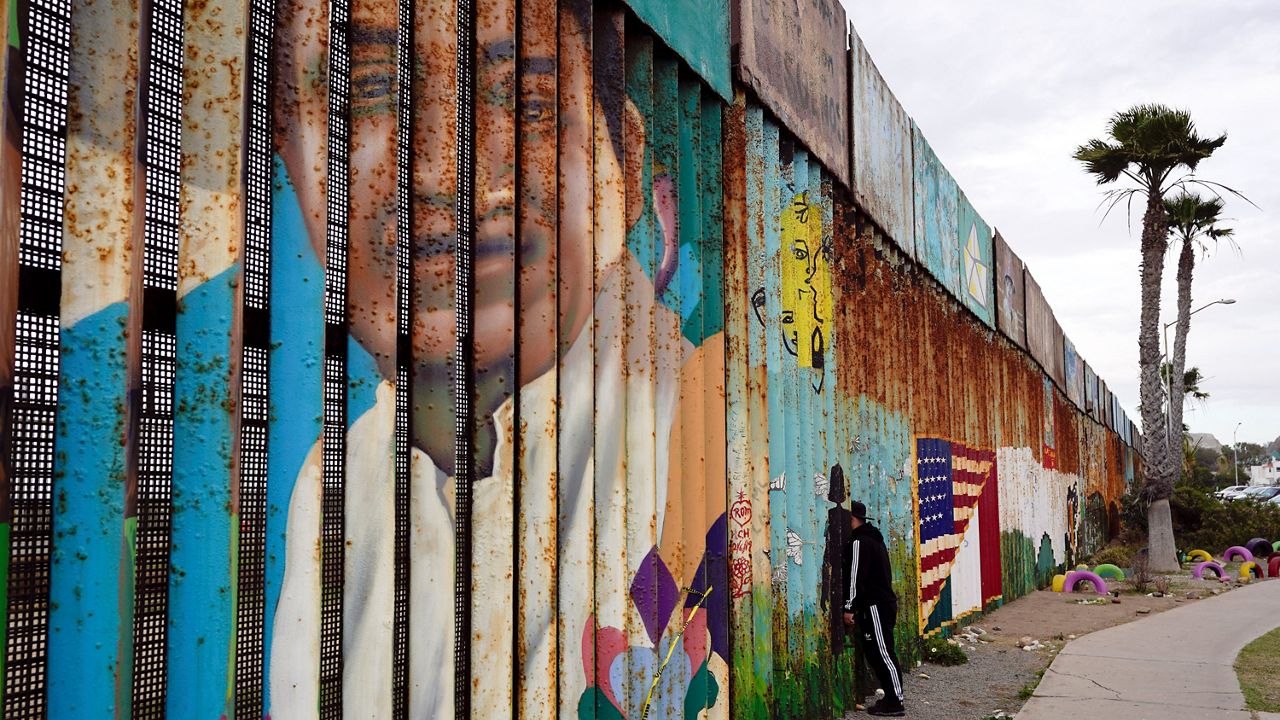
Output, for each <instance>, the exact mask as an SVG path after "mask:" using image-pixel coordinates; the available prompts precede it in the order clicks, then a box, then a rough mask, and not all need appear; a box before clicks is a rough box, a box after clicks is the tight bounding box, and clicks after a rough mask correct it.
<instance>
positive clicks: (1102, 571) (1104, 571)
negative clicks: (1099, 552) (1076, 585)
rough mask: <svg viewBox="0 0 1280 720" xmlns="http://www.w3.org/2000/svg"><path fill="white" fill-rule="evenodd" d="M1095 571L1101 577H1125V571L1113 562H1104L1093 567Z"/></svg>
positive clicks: (1114, 578)
mask: <svg viewBox="0 0 1280 720" xmlns="http://www.w3.org/2000/svg"><path fill="white" fill-rule="evenodd" d="M1093 573H1094V574H1095V575H1097V576H1098V577H1100V578H1108V579H1110V580H1123V579H1124V571H1123V570H1121V569H1120V568H1118V567H1116V566H1115V565H1112V564H1111V563H1102V564H1101V565H1099V566H1098V567H1096V568H1094V569H1093Z"/></svg>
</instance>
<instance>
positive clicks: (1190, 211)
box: [1164, 191, 1234, 448]
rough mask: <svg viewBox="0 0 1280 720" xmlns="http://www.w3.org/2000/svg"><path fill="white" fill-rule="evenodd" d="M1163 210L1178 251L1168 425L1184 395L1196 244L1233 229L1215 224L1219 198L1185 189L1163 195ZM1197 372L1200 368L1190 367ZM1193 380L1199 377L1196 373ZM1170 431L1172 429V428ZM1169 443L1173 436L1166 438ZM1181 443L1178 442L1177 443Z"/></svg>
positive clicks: (1176, 418) (1174, 421)
mask: <svg viewBox="0 0 1280 720" xmlns="http://www.w3.org/2000/svg"><path fill="white" fill-rule="evenodd" d="M1164 209H1165V213H1166V214H1168V216H1169V232H1170V235H1172V236H1173V238H1174V239H1176V240H1180V241H1181V243H1182V248H1181V250H1180V251H1179V253H1178V319H1177V326H1176V327H1175V328H1174V336H1173V357H1172V358H1170V360H1169V362H1170V363H1171V365H1172V372H1171V373H1170V374H1169V427H1170V428H1173V429H1174V430H1176V429H1178V428H1181V427H1182V406H1183V401H1184V400H1185V399H1186V396H1187V387H1186V385H1187V382H1186V381H1187V377H1186V376H1187V374H1188V373H1189V372H1190V371H1188V370H1186V364H1187V333H1188V332H1189V331H1190V330H1191V276H1192V273H1193V272H1194V271H1195V265H1196V252H1195V251H1196V246H1197V245H1198V246H1199V247H1200V248H1201V249H1203V250H1205V251H1207V250H1208V241H1210V240H1212V241H1213V242H1214V243H1217V242H1218V241H1219V240H1223V239H1226V240H1230V238H1231V236H1232V234H1233V232H1234V231H1232V230H1231V228H1224V227H1218V222H1219V221H1220V220H1221V219H1222V209H1223V202H1222V198H1220V197H1215V198H1209V199H1207V200H1206V199H1204V198H1201V197H1200V196H1199V195H1196V194H1194V193H1189V192H1186V191H1183V192H1180V193H1178V194H1177V195H1175V196H1173V197H1170V198H1165V201H1164ZM1192 370H1195V371H1196V372H1197V373H1199V370H1198V369H1196V368H1192ZM1195 379H1196V380H1198V379H1199V377H1198V376H1197V377H1196V378H1195ZM1171 432H1172V431H1171ZM1168 441H1169V443H1170V447H1171V448H1172V447H1174V443H1175V439H1174V438H1169V439H1168ZM1178 444H1180V443H1178Z"/></svg>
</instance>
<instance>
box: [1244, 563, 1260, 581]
mask: <svg viewBox="0 0 1280 720" xmlns="http://www.w3.org/2000/svg"><path fill="white" fill-rule="evenodd" d="M1240 577H1242V578H1247V577H1256V578H1261V577H1262V568H1260V567H1258V563H1256V562H1253V561H1250V562H1247V563H1244V564H1243V565H1241V566H1240Z"/></svg>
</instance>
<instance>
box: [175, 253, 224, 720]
mask: <svg viewBox="0 0 1280 720" xmlns="http://www.w3.org/2000/svg"><path fill="white" fill-rule="evenodd" d="M238 276H239V268H238V267H236V266H233V267H231V268H230V269H228V270H225V271H223V272H222V273H220V274H219V275H217V276H215V277H213V278H212V279H210V280H208V281H207V282H205V283H204V284H202V285H200V286H199V287H197V288H195V289H194V290H192V291H191V292H189V293H188V294H187V295H186V296H184V297H183V298H182V301H181V304H180V305H181V311H180V312H179V314H178V318H177V336H178V350H177V360H178V366H177V377H176V378H175V382H174V401H175V402H174V404H175V408H176V411H175V413H174V423H173V435H174V438H175V440H176V441H175V442H174V446H173V542H172V546H171V556H170V565H171V566H172V570H171V573H170V576H169V654H170V655H169V656H170V658H172V659H173V661H172V662H170V663H169V687H170V688H173V689H177V688H182V692H170V693H169V694H168V696H167V698H166V699H167V712H168V713H169V715H170V716H171V717H183V718H195V717H204V718H216V717H219V716H220V715H221V714H222V713H223V712H225V708H224V706H225V704H226V698H227V693H228V692H229V688H228V687H227V681H228V668H229V664H230V660H231V652H230V648H231V644H232V643H233V642H234V620H235V608H234V606H233V604H232V592H231V586H232V580H231V568H232V558H233V557H234V556H235V555H234V548H235V538H233V537H232V535H231V528H232V524H231V410H232V407H231V405H230V403H228V402H227V400H228V399H229V398H230V397H231V384H230V380H231V377H230V368H229V366H228V358H229V353H230V352H231V346H230V345H231V344H230V339H231V320H232V313H233V310H234V307H235V297H236V294H235V283H236V281H237V278H238Z"/></svg>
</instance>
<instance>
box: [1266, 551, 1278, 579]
mask: <svg viewBox="0 0 1280 720" xmlns="http://www.w3.org/2000/svg"><path fill="white" fill-rule="evenodd" d="M1276 575H1280V555H1272V556H1271V559H1270V560H1268V561H1267V577H1275V576H1276Z"/></svg>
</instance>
